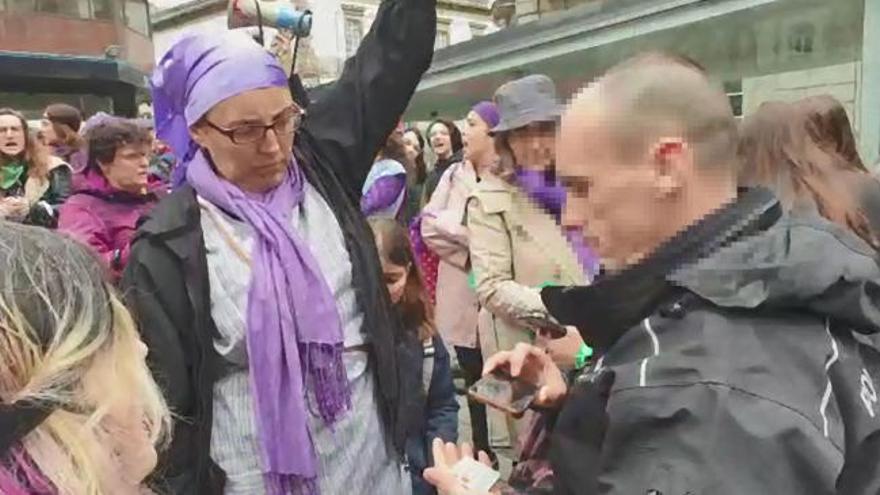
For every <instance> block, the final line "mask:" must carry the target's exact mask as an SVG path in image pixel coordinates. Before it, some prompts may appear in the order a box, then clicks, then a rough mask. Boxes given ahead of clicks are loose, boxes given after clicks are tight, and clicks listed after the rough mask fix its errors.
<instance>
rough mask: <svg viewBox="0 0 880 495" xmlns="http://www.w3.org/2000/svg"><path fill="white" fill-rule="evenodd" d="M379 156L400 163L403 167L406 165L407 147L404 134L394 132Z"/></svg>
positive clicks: (389, 136)
mask: <svg viewBox="0 0 880 495" xmlns="http://www.w3.org/2000/svg"><path fill="white" fill-rule="evenodd" d="M379 154H381V155H382V158H388V159H391V160H394V161H396V162H400V164H401V165H403V164H404V163H406V145H405V144H403V134H402V133H401V132H399V131H397V130H394V131H392V132H391V134H389V135H388V139H386V140H385V145H384V146H382V149H381V150H380V151H379Z"/></svg>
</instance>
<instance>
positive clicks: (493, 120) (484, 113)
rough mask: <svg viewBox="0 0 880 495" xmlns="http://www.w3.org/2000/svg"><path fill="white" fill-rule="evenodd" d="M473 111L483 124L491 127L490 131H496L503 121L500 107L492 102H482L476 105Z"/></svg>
mask: <svg viewBox="0 0 880 495" xmlns="http://www.w3.org/2000/svg"><path fill="white" fill-rule="evenodd" d="M471 111H472V112H474V113H476V114H477V115H479V116H480V118H481V119H483V122H485V123H486V124H488V125H489V129H494V128H495V126H497V125H498V123H499V122H500V121H501V116H500V115H499V114H498V107H497V106H495V104H494V103H492V102H491V101H481V102H479V103H477V104H476V105H474V107H473V108H471Z"/></svg>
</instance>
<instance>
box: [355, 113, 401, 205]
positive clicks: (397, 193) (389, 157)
mask: <svg viewBox="0 0 880 495" xmlns="http://www.w3.org/2000/svg"><path fill="white" fill-rule="evenodd" d="M405 162H406V151H405V148H404V144H403V133H402V132H401V130H399V129H397V130H395V131H394V132H392V133H391V135H389V136H388V139H386V140H385V146H384V147H383V148H382V149H381V150H380V151H379V156H378V157H377V159H376V162H375V163H373V167H372V168H371V169H370V173H369V174H367V180H366V181H364V187H363V196H361V211H362V212H363V214H364V215H366V216H368V217H386V218H400V214H401V211H402V210H403V206H404V200H405V199H406V176H407V173H406V169H405V168H404V166H403V164H404V163H405Z"/></svg>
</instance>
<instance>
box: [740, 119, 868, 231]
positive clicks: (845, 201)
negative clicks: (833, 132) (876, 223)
mask: <svg viewBox="0 0 880 495" xmlns="http://www.w3.org/2000/svg"><path fill="white" fill-rule="evenodd" d="M804 115H806V114H804V113H802V110H801V109H799V108H798V107H797V106H795V105H792V104H789V103H782V102H768V103H764V104H762V105H761V106H760V107H759V108H758V110H757V111H756V112H755V113H754V114H752V115H751V116H750V117H749V118H747V119H746V120H745V122H743V125H742V127H741V129H740V144H739V155H740V161H741V166H742V169H741V171H740V181H741V182H742V183H743V184H745V185H761V186H765V187H768V188H770V189H773V190H774V192H775V193H776V194H777V196H778V197H779V199H780V201H781V202H782V204H783V205H784V206H785V207H786V208H787V209H789V210H793V211H795V212H808V211H810V210H816V211H817V212H818V213H819V214H820V215H822V216H824V217H825V218H827V219H828V220H830V221H832V222H834V223H837V224H838V225H841V226H842V227H844V228H847V229H849V230H851V231H852V232H854V233H855V234H856V235H858V236H859V237H861V238H862V239H863V240H864V241H865V242H867V243H868V244H869V245H871V246H873V247H874V248H875V249H876V248H878V247H880V242H878V237H877V234H876V231H875V230H874V228H872V227H871V224H870V222H869V220H868V218H867V217H866V215H865V212H864V211H863V209H862V207H861V204H860V202H861V201H860V198H859V195H858V194H853V190H852V186H853V181H852V180H851V178H850V177H849V176H848V175H847V171H852V170H853V161H852V156H847V155H846V154H840V153H837V152H836V151H835V150H836V146H835V147H832V146H830V145H829V142H828V141H827V140H822V141H817V140H815V139H814V136H816V134H814V133H811V132H807V130H806V128H805V126H804V121H805V120H804ZM862 177H863V178H864V179H863V180H865V181H872V179H871V177H870V176H869V175H868V174H863V175H862Z"/></svg>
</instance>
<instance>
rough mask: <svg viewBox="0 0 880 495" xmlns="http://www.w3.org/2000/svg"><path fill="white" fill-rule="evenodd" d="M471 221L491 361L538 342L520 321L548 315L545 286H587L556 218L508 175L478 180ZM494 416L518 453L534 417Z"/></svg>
mask: <svg viewBox="0 0 880 495" xmlns="http://www.w3.org/2000/svg"><path fill="white" fill-rule="evenodd" d="M467 225H468V230H469V232H470V253H471V264H472V268H473V270H474V275H475V278H476V285H477V297H478V298H479V301H480V304H481V305H482V309H481V310H480V314H479V322H478V328H479V330H478V331H479V338H480V345H481V348H482V353H483V358H484V359H487V358H488V357H490V356H492V355H493V354H495V353H497V352H498V351H505V350H510V349H512V348H513V347H514V346H516V344H517V343H519V342H526V343H533V342H534V335H533V333H532V332H531V331H530V330H529V329H528V328H525V327H523V326H522V325H521V324H519V323H518V321H519V320H520V319H521V318H523V317H526V316H530V315H535V314H546V313H547V310H546V308H545V307H544V303H543V302H542V301H541V294H540V287H541V286H542V285H545V284H555V285H584V284H585V283H586V278H585V276H584V272H583V268H582V267H581V265H580V263H579V262H578V260H577V255H576V254H575V253H574V251H573V250H572V249H571V246H570V245H569V243H568V240H567V239H566V238H565V235H564V234H563V233H562V230H561V228H560V226H559V224H557V222H556V219H555V218H553V216H551V215H550V214H549V213H547V212H545V211H544V210H543V209H542V208H541V207H540V206H537V205H536V204H535V203H534V202H533V201H532V200H531V199H530V198H529V197H528V196H527V195H526V193H525V192H524V191H522V190H521V189H519V188H518V187H516V186H515V185H512V184H510V183H508V182H506V181H504V180H503V179H500V178H497V177H487V178H486V179H485V180H483V181H482V182H481V183H480V184H479V186H478V187H477V190H476V192H475V193H474V194H473V195H472V196H471V199H470V201H469V203H468V218H467ZM489 418H490V429H491V431H492V432H493V435H492V436H493V441H497V440H498V439H499V438H504V437H506V439H507V441H508V442H509V444H510V446H511V447H513V448H514V449H515V451H516V452H517V455H518V454H519V449H520V447H521V445H520V444H519V443H520V441H521V440H522V438H521V437H522V435H521V434H520V433H521V432H523V431H524V428H525V426H526V425H528V424H529V420H530V419H529V418H530V415H528V414H527V415H526V416H525V417H524V418H522V419H520V420H515V419H513V418H512V417H510V416H502V415H501V414H500V412H498V411H496V410H490V411H489ZM499 429H501V430H506V431H498V430H499ZM496 432H497V433H499V434H500V437H499V436H496ZM501 441H503V440H501Z"/></svg>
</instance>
